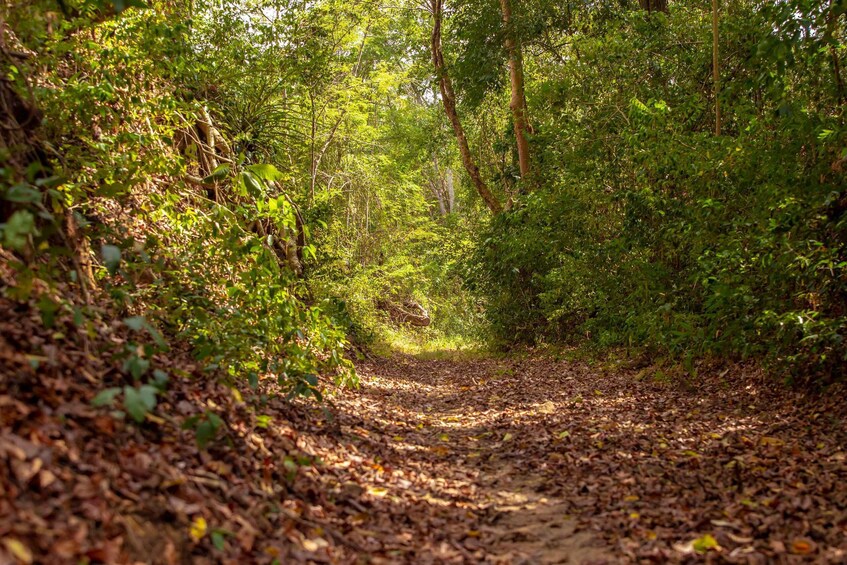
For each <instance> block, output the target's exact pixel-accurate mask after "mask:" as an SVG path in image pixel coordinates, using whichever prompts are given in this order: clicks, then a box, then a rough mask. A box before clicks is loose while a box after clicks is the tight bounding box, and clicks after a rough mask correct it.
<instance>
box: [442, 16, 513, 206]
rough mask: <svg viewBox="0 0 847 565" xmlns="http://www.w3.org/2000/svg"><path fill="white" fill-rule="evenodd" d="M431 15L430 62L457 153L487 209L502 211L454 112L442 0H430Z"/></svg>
mask: <svg viewBox="0 0 847 565" xmlns="http://www.w3.org/2000/svg"><path fill="white" fill-rule="evenodd" d="M430 6H431V8H432V15H433V18H434V20H435V22H434V25H433V29H432V44H431V48H432V63H433V65H434V66H435V74H436V76H437V77H438V88H439V90H440V91H441V102H442V104H443V105H444V112H445V113H446V114H447V118H448V119H449V120H450V124H451V125H452V126H453V132H454V133H455V135H456V141H457V142H458V144H459V153H460V154H461V155H462V164H463V165H464V166H465V170H467V171H468V175H469V176H470V177H471V181H472V182H473V185H474V187H475V188H476V191H477V192H478V193H479V195H480V196H481V197H482V199H483V200H484V201H485V204H486V206H488V209H489V210H491V212H492V213H493V214H499V213H500V212H502V211H503V206H502V205H501V204H500V202H499V201H498V200H497V198H496V197H495V196H494V194H493V193H492V192H491V190H490V189H489V188H488V185H486V184H485V181H484V180H482V175H481V174H480V172H479V167H477V166H476V163H474V160H473V156H472V155H471V150H470V147H468V139H467V137H466V136H465V130H464V128H463V127H462V122H461V121H459V115H458V113H457V112H456V93H455V91H454V90H453V82H452V81H451V80H450V77H449V75H448V74H447V69H446V68H445V64H444V53H443V52H442V50H441V17H442V7H443V0H430Z"/></svg>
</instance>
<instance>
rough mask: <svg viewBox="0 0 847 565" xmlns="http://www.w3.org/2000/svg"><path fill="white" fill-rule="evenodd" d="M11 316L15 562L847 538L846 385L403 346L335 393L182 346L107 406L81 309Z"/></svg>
mask: <svg viewBox="0 0 847 565" xmlns="http://www.w3.org/2000/svg"><path fill="white" fill-rule="evenodd" d="M0 330H2V332H0V360H2V363H0V564H4V565H5V564H6V563H16V562H17V563H20V562H22V563H30V562H36V563H60V562H88V563H137V562H141V563H145V562H146V563H168V564H175V563H198V564H201V563H231V564H236V563H237V564H242V563H273V562H278V563H290V562H326V563H402V562H409V563H462V562H464V563H477V562H485V563H618V562H636V561H641V560H646V561H648V562H668V561H674V562H687V561H697V560H700V561H708V562H716V561H722V562H739V563H780V562H794V561H797V560H801V561H803V560H805V561H810V562H833V563H839V562H841V563H843V562H844V561H845V559H847V551H845V550H847V487H845V484H847V452H845V450H847V447H845V446H847V441H845V440H847V432H846V431H845V424H844V422H845V420H844V417H845V407H844V404H845V403H844V402H843V398H844V394H843V393H844V391H843V389H842V388H837V389H833V390H831V391H830V392H829V393H828V394H827V395H825V396H809V395H807V394H804V393H801V392H796V391H792V390H788V389H786V388H784V387H782V386H780V385H779V384H774V383H773V382H772V380H770V379H766V378H765V377H764V376H763V374H762V373H761V372H759V371H756V370H753V369H748V370H745V369H744V368H742V367H732V368H731V370H728V369H724V370H722V371H721V370H714V371H708V372H704V375H703V376H701V377H700V378H698V379H697V380H696V382H694V381H686V380H683V379H674V380H671V379H667V378H662V377H663V375H662V374H661V372H659V371H656V370H655V369H652V368H650V367H647V368H642V369H640V370H636V369H626V368H622V367H620V366H616V367H612V366H611V365H609V366H607V367H603V366H598V365H594V366H589V365H588V364H585V363H582V362H567V361H554V360H551V359H549V358H544V357H539V358H533V357H526V356H523V357H519V358H506V359H495V358H448V359H441V360H424V359H421V358H414V357H409V356H395V357H392V358H388V359H382V358H380V359H371V360H368V361H366V362H363V363H361V364H360V365H359V367H358V371H359V374H360V377H361V388H360V389H359V390H356V391H338V394H337V395H334V396H333V397H332V398H331V399H330V400H329V401H328V402H327V403H326V404H325V405H323V406H316V405H314V404H311V403H308V402H304V401H301V402H294V403H292V402H288V401H285V400H284V399H282V398H281V397H279V396H276V395H274V387H273V385H272V384H271V383H263V384H262V385H261V387H260V390H259V391H257V392H254V391H251V390H250V389H249V388H247V387H239V388H238V389H236V388H231V387H229V386H227V385H224V384H222V383H220V382H217V381H216V380H215V379H210V378H209V377H208V375H206V374H204V373H203V371H202V370H201V369H200V368H199V367H197V365H196V362H194V361H193V360H192V359H191V357H190V356H189V355H188V354H187V352H180V351H172V352H171V353H170V354H169V356H168V357H167V358H160V359H154V361H155V362H156V363H157V365H158V366H164V367H166V368H168V369H169V371H170V372H171V373H172V374H174V375H179V378H176V377H174V378H172V382H171V386H170V390H169V392H168V394H167V395H166V396H165V397H163V398H162V400H161V401H160V404H159V406H158V407H157V409H156V413H155V414H156V415H154V416H150V417H148V420H147V421H146V422H145V423H144V424H143V425H140V426H139V425H135V424H130V423H127V422H123V421H120V420H116V419H115V418H113V417H112V416H111V415H110V414H109V413H108V411H107V410H105V409H96V408H94V407H92V406H91V404H90V401H91V399H92V397H93V396H94V395H95V394H96V393H97V392H98V391H99V390H101V389H102V387H103V386H111V385H115V384H117V383H116V381H118V382H120V380H121V379H123V378H124V377H122V376H121V374H120V371H119V370H118V369H117V368H116V367H119V365H115V363H114V362H110V361H108V360H107V357H106V356H104V355H102V354H93V353H91V352H90V351H91V350H90V349H86V348H91V347H93V345H92V344H91V343H88V344H87V345H86V344H84V343H81V342H80V341H79V339H80V338H79V336H78V335H76V334H74V331H75V330H74V329H73V327H72V326H71V324H70V322H68V321H62V320H60V321H59V324H58V326H57V328H54V329H53V330H51V331H49V332H48V331H45V330H44V329H43V326H42V325H41V323H40V320H38V318H37V314H36V313H34V312H30V313H27V312H26V310H25V309H22V308H21V307H19V306H15V305H13V304H11V303H9V302H3V301H0ZM124 331H125V330H124V329H123V326H122V325H121V324H120V323H117V324H111V325H110V324H103V325H102V326H101V327H100V328H99V336H98V338H97V339H98V340H100V346H103V345H104V344H105V343H112V344H114V345H115V346H120V345H122V343H123V341H124V340H125V335H124V333H122V332H124ZM86 351H89V352H86ZM208 410H212V411H214V412H216V413H217V414H219V415H220V416H221V417H222V418H223V420H224V421H225V422H226V424H225V430H224V431H222V432H221V433H220V434H219V437H218V438H217V439H215V440H214V441H213V442H212V443H211V444H210V445H209V446H208V448H207V449H199V448H198V447H197V446H196V445H195V443H194V436H193V432H191V431H186V430H182V429H181V426H180V424H181V422H182V421H184V419H185V418H187V417H190V416H192V415H197V414H202V413H203V412H204V411H208Z"/></svg>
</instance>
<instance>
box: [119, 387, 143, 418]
mask: <svg viewBox="0 0 847 565" xmlns="http://www.w3.org/2000/svg"><path fill="white" fill-rule="evenodd" d="M124 408H125V409H126V411H127V413H128V414H129V415H130V416H132V419H133V420H135V421H136V422H138V423H139V424H140V423H141V422H143V421H144V418H145V416H147V412H148V411H149V409H148V408H147V403H146V402H145V401H144V398H142V396H141V392H140V391H139V390H138V389H136V388H133V387H131V386H125V387H124Z"/></svg>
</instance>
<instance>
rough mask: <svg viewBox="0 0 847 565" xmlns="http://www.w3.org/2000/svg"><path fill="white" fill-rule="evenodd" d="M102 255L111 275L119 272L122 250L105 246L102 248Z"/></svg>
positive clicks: (112, 246)
mask: <svg viewBox="0 0 847 565" xmlns="http://www.w3.org/2000/svg"><path fill="white" fill-rule="evenodd" d="M100 255H102V256H103V264H104V265H106V269H108V271H109V274H110V275H114V274H115V273H116V272H118V267H119V266H120V264H121V250H120V249H119V248H118V247H116V246H114V245H103V246H101V247H100Z"/></svg>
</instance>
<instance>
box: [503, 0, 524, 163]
mask: <svg viewBox="0 0 847 565" xmlns="http://www.w3.org/2000/svg"><path fill="white" fill-rule="evenodd" d="M500 10H501V12H502V14H503V26H504V27H505V32H506V39H505V46H506V51H507V52H508V54H509V80H510V81H511V84H512V98H511V101H510V102H509V107H510V108H511V110H512V121H513V122H514V128H515V141H516V143H517V145H518V164H519V166H520V171H521V178H522V179H524V180H527V179H528V178H529V173H530V154H529V139H528V138H527V132H528V131H529V121H528V119H527V115H526V93H525V91H524V74H523V53H522V50H521V46H520V43H519V42H518V40H517V38H516V36H515V32H514V29H513V28H512V5H511V0H500Z"/></svg>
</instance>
